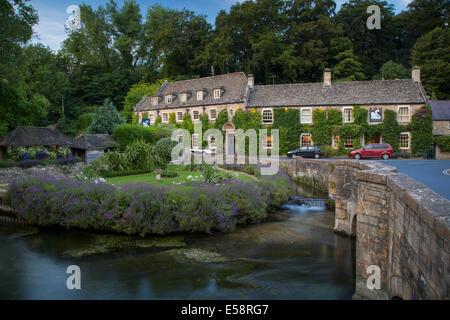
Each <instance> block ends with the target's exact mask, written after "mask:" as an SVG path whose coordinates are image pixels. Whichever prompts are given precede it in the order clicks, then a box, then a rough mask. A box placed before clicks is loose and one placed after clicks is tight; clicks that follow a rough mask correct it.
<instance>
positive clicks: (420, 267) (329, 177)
mask: <svg viewBox="0 0 450 320" xmlns="http://www.w3.org/2000/svg"><path fill="white" fill-rule="evenodd" d="M280 166H281V167H282V168H284V169H285V170H286V171H287V172H288V173H289V174H290V175H291V176H294V177H299V178H306V179H307V180H308V179H311V180H312V179H314V180H315V181H316V183H319V184H320V185H321V186H324V187H326V188H327V189H328V192H329V195H330V197H331V198H333V199H334V200H335V202H336V215H335V227H334V230H335V231H336V232H338V233H341V234H344V235H354V236H356V292H355V295H354V298H355V299H392V298H401V299H450V285H449V284H450V276H449V274H450V273H449V271H450V270H449V268H450V264H449V250H450V201H448V200H447V199H445V198H443V197H441V196H440V195H438V194H437V193H435V192H434V191H432V190H431V189H429V188H428V187H426V186H425V185H423V184H421V183H419V182H417V181H416V180H414V179H412V178H410V177H408V176H407V175H404V174H400V173H397V170H396V168H393V167H391V166H387V165H383V164H382V163H380V162H375V161H356V160H337V161H333V160H308V159H303V158H299V157H295V158H294V160H293V162H280ZM369 266H378V267H379V268H380V270H381V288H380V289H373V290H371V289H369V288H368V286H367V280H368V278H369V277H370V276H372V275H373V271H368V267H369Z"/></svg>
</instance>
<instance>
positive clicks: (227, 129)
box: [222, 122, 236, 157]
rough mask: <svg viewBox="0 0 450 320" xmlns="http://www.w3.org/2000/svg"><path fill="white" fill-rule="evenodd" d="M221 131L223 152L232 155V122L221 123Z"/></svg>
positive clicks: (234, 151) (233, 137)
mask: <svg viewBox="0 0 450 320" xmlns="http://www.w3.org/2000/svg"><path fill="white" fill-rule="evenodd" d="M222 131H223V132H224V134H225V154H226V155H227V156H233V157H234V155H235V153H236V127H235V126H234V124H233V123H232V122H227V123H225V124H224V125H223V127H222Z"/></svg>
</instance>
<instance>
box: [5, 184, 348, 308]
mask: <svg viewBox="0 0 450 320" xmlns="http://www.w3.org/2000/svg"><path fill="white" fill-rule="evenodd" d="M298 194H300V195H302V196H305V195H306V196H311V195H312V194H311V193H309V192H308V191H307V190H298ZM282 214H283V215H284V216H285V218H284V219H279V220H278V221H273V222H267V223H263V224H258V225H252V226H249V227H246V228H239V229H238V230H236V231H235V232H234V233H231V234H214V235H187V236H177V237H176V239H177V241H178V240H180V239H181V240H182V241H181V242H182V243H183V245H185V247H183V248H181V249H174V248H165V247H164V246H163V247H158V246H156V247H154V246H153V247H128V248H115V249H114V250H109V251H107V252H105V253H101V252H96V254H91V255H86V256H81V257H74V256H70V255H69V256H68V255H67V252H74V250H75V251H76V250H77V249H80V248H90V246H92V244H93V243H96V241H97V240H98V236H99V235H97V234H94V233H89V232H85V231H77V230H61V229H40V230H39V232H38V233H36V234H29V235H25V234H26V232H27V231H30V230H29V228H24V227H21V226H11V225H8V226H1V225H0V299H351V297H352V294H353V293H354V286H355V282H354V279H355V271H354V265H355V255H354V252H355V247H354V246H355V243H354V240H352V239H348V238H344V237H342V236H339V235H336V234H334V233H333V231H332V229H333V225H334V213H333V212H331V211H328V210H324V209H321V208H307V207H299V206H290V207H289V208H288V209H286V210H284V211H283V212H282ZM31 231H36V230H35V229H33V230H31ZM107 237H108V239H111V238H114V237H115V236H114V235H107ZM192 249H200V250H202V252H214V254H215V257H217V256H218V257H219V258H220V259H217V260H214V259H213V260H212V261H211V260H209V261H199V260H198V259H194V260H192V259H189V258H187V257H189V256H190V255H194V256H195V254H192V252H191V251H190V250H192ZM177 250H185V251H183V252H184V253H183V254H181V255H180V254H173V252H177ZM100 251H101V250H100ZM69 265H78V266H79V267H80V269H81V290H68V289H67V287H66V280H67V278H68V277H69V274H66V269H67V267H68V266H69Z"/></svg>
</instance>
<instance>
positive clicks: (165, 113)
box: [161, 112, 169, 123]
mask: <svg viewBox="0 0 450 320" xmlns="http://www.w3.org/2000/svg"><path fill="white" fill-rule="evenodd" d="M161 121H162V122H165V123H166V122H169V113H168V112H163V114H162V118H161Z"/></svg>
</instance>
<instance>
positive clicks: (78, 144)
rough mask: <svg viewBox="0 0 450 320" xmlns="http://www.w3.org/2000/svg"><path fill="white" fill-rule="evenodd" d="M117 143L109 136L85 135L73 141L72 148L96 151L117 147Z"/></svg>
mask: <svg viewBox="0 0 450 320" xmlns="http://www.w3.org/2000/svg"><path fill="white" fill-rule="evenodd" d="M117 145H118V143H117V142H116V141H115V140H114V139H113V138H112V137H111V136H110V135H109V134H85V135H82V136H81V137H78V138H76V139H75V143H74V145H73V148H75V149H84V150H98V149H106V148H110V147H114V146H117Z"/></svg>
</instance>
